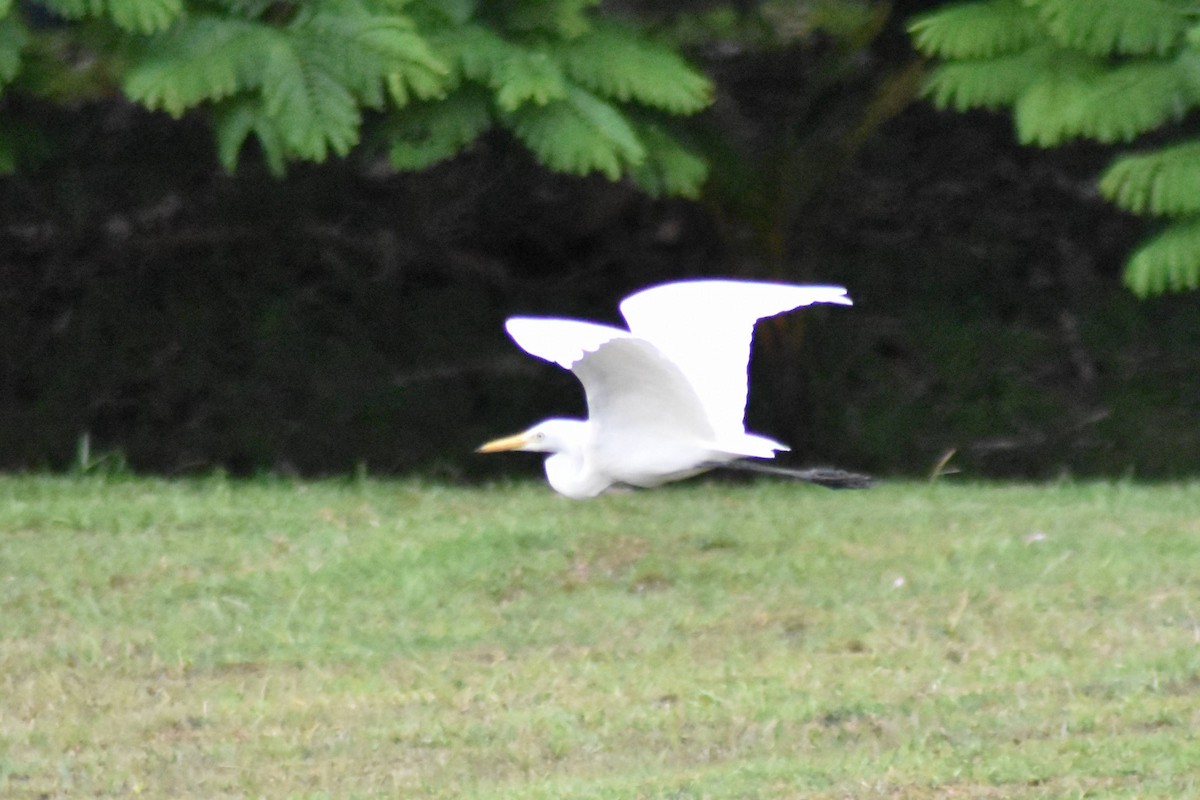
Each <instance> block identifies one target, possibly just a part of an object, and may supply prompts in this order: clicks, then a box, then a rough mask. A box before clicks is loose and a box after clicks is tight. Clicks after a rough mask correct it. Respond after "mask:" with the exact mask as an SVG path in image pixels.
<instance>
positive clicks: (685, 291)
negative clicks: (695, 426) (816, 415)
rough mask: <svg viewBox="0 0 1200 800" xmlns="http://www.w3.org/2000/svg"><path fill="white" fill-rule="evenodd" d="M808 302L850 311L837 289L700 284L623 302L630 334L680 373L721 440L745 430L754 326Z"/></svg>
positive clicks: (651, 292)
mask: <svg viewBox="0 0 1200 800" xmlns="http://www.w3.org/2000/svg"><path fill="white" fill-rule="evenodd" d="M813 303H837V304H840V305H850V298H848V297H847V296H846V290H845V289H844V288H843V287H841V286H792V285H788V284H779V283H764V282H749V281H729V280H700V281H681V282H678V283H668V284H663V285H661V286H654V287H651V288H649V289H644V290H642V291H640V292H638V293H636V294H633V295H630V296H629V297H627V298H625V300H623V301H622V302H621V314H622V315H623V316H624V317H625V319H626V321H628V323H629V330H630V331H631V332H632V333H633V335H634V336H636V337H638V338H639V339H644V340H646V341H648V342H650V343H651V344H653V345H654V347H655V348H657V350H659V351H661V353H662V354H663V355H664V356H666V358H667V359H669V360H670V361H671V362H674V364H675V365H676V366H678V368H679V370H680V372H681V373H682V374H683V375H684V376H685V377H686V379H687V381H688V382H689V383H690V384H691V385H692V387H693V388H694V390H695V393H696V395H697V396H698V397H699V399H700V402H701V403H702V404H703V406H704V409H705V412H706V413H707V415H708V419H709V421H710V422H711V424H712V427H713V429H714V430H715V431H716V433H717V435H718V436H719V437H724V436H735V435H738V434H741V433H743V432H744V431H745V428H744V426H743V419H744V417H745V412H746V383H747V365H748V364H749V361H750V344H751V339H752V338H753V336H754V324H755V322H757V321H758V320H760V319H762V318H764V317H770V316H774V315H775V314H781V313H783V312H784V311H791V310H792V309H795V308H800V307H801V306H807V305H811V304H813Z"/></svg>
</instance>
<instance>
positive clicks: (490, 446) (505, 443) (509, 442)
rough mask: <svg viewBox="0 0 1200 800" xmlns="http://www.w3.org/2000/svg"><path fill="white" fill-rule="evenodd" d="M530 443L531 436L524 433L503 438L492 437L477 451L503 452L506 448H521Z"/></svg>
mask: <svg viewBox="0 0 1200 800" xmlns="http://www.w3.org/2000/svg"><path fill="white" fill-rule="evenodd" d="M528 443H529V437H528V436H526V435H525V434H523V433H518V434H515V435H513V436H505V437H504V438H502V439H492V440H491V441H490V442H488V443H487V444H484V445H481V446H480V447H478V448H477V449H476V450H475V452H476V453H503V452H505V451H506V450H520V449H521V448H522V447H524V446H525V445H527V444H528Z"/></svg>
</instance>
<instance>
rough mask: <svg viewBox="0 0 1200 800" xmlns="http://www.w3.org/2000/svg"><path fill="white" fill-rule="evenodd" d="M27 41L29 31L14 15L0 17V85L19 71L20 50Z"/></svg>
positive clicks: (15, 75)
mask: <svg viewBox="0 0 1200 800" xmlns="http://www.w3.org/2000/svg"><path fill="white" fill-rule="evenodd" d="M28 42H29V31H27V30H26V29H25V24H24V23H23V22H21V20H20V18H19V17H17V16H16V15H12V16H7V17H4V18H3V19H0V85H2V84H5V83H8V82H9V81H11V80H12V79H13V78H15V77H17V73H18V72H20V71H21V51H22V50H23V49H24V48H25V45H26V44H27V43H28Z"/></svg>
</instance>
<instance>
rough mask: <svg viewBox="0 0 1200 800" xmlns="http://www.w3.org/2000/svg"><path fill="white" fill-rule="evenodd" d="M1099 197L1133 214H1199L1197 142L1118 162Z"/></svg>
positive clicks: (1102, 184)
mask: <svg viewBox="0 0 1200 800" xmlns="http://www.w3.org/2000/svg"><path fill="white" fill-rule="evenodd" d="M1100 193H1101V194H1103V195H1104V196H1105V197H1107V198H1108V199H1109V200H1112V201H1113V202H1114V203H1116V204H1117V205H1118V206H1120V207H1121V208H1124V209H1127V210H1129V211H1132V212H1133V213H1135V214H1158V215H1166V216H1179V215H1184V214H1200V141H1195V140H1193V141H1190V142H1185V143H1183V144H1177V145H1174V146H1172V147H1164V148H1162V149H1161V150H1155V151H1153V152H1149V153H1139V154H1137V155H1127V156H1123V157H1121V158H1118V159H1117V160H1116V161H1114V162H1113V163H1112V165H1111V166H1110V167H1109V168H1108V169H1107V170H1106V171H1105V173H1104V175H1103V176H1101V178H1100Z"/></svg>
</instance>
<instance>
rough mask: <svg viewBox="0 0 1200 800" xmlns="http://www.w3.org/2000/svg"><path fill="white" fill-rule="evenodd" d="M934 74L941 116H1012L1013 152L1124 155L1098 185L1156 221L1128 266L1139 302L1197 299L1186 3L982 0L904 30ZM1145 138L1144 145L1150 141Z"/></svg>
mask: <svg viewBox="0 0 1200 800" xmlns="http://www.w3.org/2000/svg"><path fill="white" fill-rule="evenodd" d="M912 32H913V37H914V41H915V42H916V45H917V47H918V48H920V49H921V51H922V52H924V53H927V54H929V55H931V56H935V57H937V58H938V59H940V60H941V62H942V63H941V64H940V65H939V66H938V67H937V69H935V70H934V72H933V73H932V75H931V76H930V78H929V81H928V83H927V85H926V93H927V94H928V95H929V97H931V98H932V99H933V101H934V102H935V103H936V104H937V105H939V106H941V107H945V108H955V109H958V110H965V109H971V108H991V109H997V108H1011V109H1012V112H1013V117H1014V121H1015V124H1016V130H1017V136H1018V138H1019V139H1020V141H1021V142H1022V143H1024V144H1035V145H1038V146H1041V147H1052V146H1056V145H1061V144H1063V143H1064V142H1067V141H1070V140H1072V139H1076V138H1088V139H1093V140H1096V141H1098V142H1103V143H1105V144H1113V145H1129V144H1132V145H1134V147H1136V148H1137V149H1136V150H1133V151H1126V152H1122V153H1121V154H1120V155H1119V156H1118V157H1117V158H1116V159H1115V160H1114V161H1113V162H1112V163H1111V165H1110V166H1109V167H1108V169H1107V170H1106V171H1105V173H1104V175H1103V177H1102V178H1101V180H1100V184H1099V187H1100V192H1101V193H1102V194H1103V195H1104V196H1105V197H1107V198H1108V199H1109V200H1111V201H1113V202H1114V203H1116V204H1117V205H1118V206H1120V207H1121V208H1124V209H1127V210H1129V211H1131V212H1133V213H1135V214H1145V215H1147V216H1151V217H1155V218H1157V219H1159V220H1160V221H1161V223H1162V224H1161V225H1160V226H1159V228H1160V229H1159V230H1158V231H1157V232H1156V233H1155V234H1154V235H1153V236H1152V237H1151V238H1150V239H1149V240H1147V241H1146V242H1144V243H1143V244H1142V245H1141V246H1140V247H1138V248H1137V250H1136V251H1135V252H1134V253H1133V255H1132V256H1131V257H1130V259H1129V263H1128V266H1127V267H1126V270H1125V282H1126V284H1128V286H1129V287H1130V288H1131V289H1132V290H1133V291H1134V292H1137V293H1138V294H1140V295H1151V294H1159V293H1161V292H1166V291H1172V290H1174V291H1178V290H1183V289H1196V288H1200V166H1198V165H1200V159H1198V156H1200V139H1197V138H1196V135H1195V129H1194V125H1188V124H1186V123H1187V121H1188V118H1189V117H1194V112H1195V109H1196V108H1197V106H1200V81H1198V80H1197V78H1196V72H1197V67H1198V66H1200V8H1198V7H1197V6H1196V4H1195V3H1192V2H1186V0H1102V1H1100V2H1089V3H1080V2H1076V1H1075V0H986V1H985V2H971V3H956V4H954V5H951V6H947V7H945V8H941V9H938V10H936V11H933V12H931V13H929V14H927V15H925V16H923V17H921V18H919V19H918V20H917V21H915V22H914V23H913V25H912ZM1152 134H1155V135H1152Z"/></svg>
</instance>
